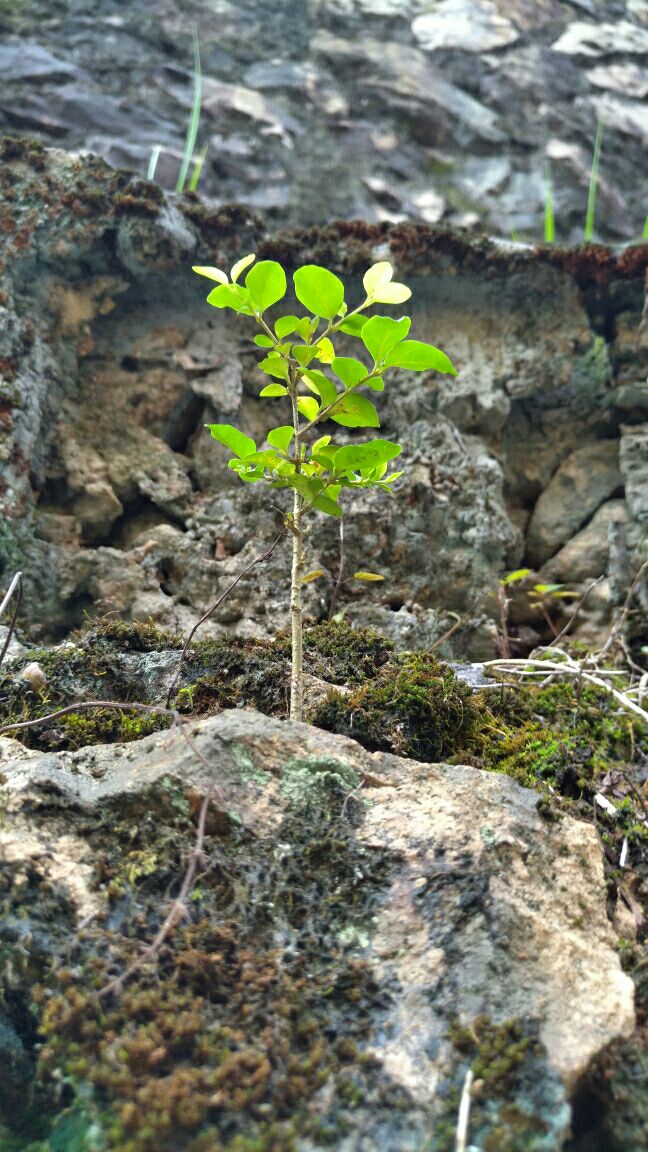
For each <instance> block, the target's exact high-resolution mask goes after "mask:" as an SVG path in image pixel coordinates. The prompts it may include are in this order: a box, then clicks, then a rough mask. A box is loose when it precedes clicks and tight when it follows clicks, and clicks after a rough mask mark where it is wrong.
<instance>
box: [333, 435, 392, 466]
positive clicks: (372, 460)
mask: <svg viewBox="0 0 648 1152" xmlns="http://www.w3.org/2000/svg"><path fill="white" fill-rule="evenodd" d="M401 451H402V449H401V446H400V444H394V443H393V441H391V440H370V441H369V443H367V444H347V445H345V446H344V448H338V449H337V451H336V453H335V471H336V472H346V471H353V470H358V471H359V470H362V469H366V468H376V467H378V465H379V464H385V463H387V462H388V461H389V460H394V459H395V458H396V457H397V456H400V454H401Z"/></svg>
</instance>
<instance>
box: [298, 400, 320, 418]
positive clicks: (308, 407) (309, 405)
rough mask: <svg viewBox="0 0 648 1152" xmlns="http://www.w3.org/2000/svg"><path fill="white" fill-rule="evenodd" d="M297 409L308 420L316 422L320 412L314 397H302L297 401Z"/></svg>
mask: <svg viewBox="0 0 648 1152" xmlns="http://www.w3.org/2000/svg"><path fill="white" fill-rule="evenodd" d="M297 407H298V409H299V411H300V412H301V414H302V416H305V417H306V419H307V420H314V419H315V417H316V416H317V414H318V412H319V410H320V409H319V404H318V403H317V400H316V399H315V397H314V396H300V397H299V398H298V400H297Z"/></svg>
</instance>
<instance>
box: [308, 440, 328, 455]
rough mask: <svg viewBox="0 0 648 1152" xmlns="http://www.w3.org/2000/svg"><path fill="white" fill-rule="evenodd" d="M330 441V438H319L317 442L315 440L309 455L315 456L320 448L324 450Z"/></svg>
mask: <svg viewBox="0 0 648 1152" xmlns="http://www.w3.org/2000/svg"><path fill="white" fill-rule="evenodd" d="M331 440H332V436H320V438H319V440H316V441H315V443H314V444H313V446H312V448H311V454H312V455H313V456H315V454H316V453H317V452H319V450H320V448H326V447H327V446H328V445H329V444H330V443H331Z"/></svg>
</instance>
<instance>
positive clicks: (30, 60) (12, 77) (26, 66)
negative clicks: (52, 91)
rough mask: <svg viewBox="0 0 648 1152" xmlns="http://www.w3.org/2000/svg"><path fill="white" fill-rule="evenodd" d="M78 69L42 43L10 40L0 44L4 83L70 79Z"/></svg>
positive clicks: (0, 68) (0, 63) (0, 62)
mask: <svg viewBox="0 0 648 1152" xmlns="http://www.w3.org/2000/svg"><path fill="white" fill-rule="evenodd" d="M77 75H78V70H77V69H76V68H75V67H74V65H73V64H70V63H68V61H66V60H60V59H57V57H56V56H53V55H52V53H51V52H48V51H47V49H46V48H43V46H42V45H41V44H35V43H32V42H31V41H29V40H8V41H6V42H5V43H4V44H0V76H2V82H3V84H12V83H14V82H16V81H19V82H22V81H25V80H32V81H33V80H38V81H43V82H44V81H46V80H55V81H58V80H69V79H70V77H73V76H77Z"/></svg>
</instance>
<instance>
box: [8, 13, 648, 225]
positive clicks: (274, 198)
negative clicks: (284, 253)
mask: <svg viewBox="0 0 648 1152" xmlns="http://www.w3.org/2000/svg"><path fill="white" fill-rule="evenodd" d="M192 24H195V26H196V29H197V33H198V39H199V44H200V52H201V61H202V71H203V84H202V115H201V122H200V131H199V138H198V149H197V150H199V149H201V148H202V147H204V146H207V154H206V159H205V163H204V165H203V168H202V172H201V176H200V187H201V189H203V190H204V191H205V192H206V193H207V194H208V195H209V196H212V197H214V198H217V200H218V201H219V202H220V203H226V202H227V201H229V200H237V201H241V202H243V203H245V204H246V205H247V206H248V207H250V208H252V209H254V210H262V211H264V212H269V213H271V214H272V215H273V216H274V218H275V219H276V220H278V221H281V222H282V223H290V224H292V225H295V224H305V225H309V226H310V225H312V224H326V223H328V222H329V221H330V220H332V219H336V218H345V219H346V218H348V217H349V216H353V217H359V218H364V219H367V220H372V221H380V220H404V219H413V220H422V221H426V222H428V223H436V222H437V221H439V220H445V221H448V222H450V223H462V224H467V225H469V226H470V225H478V224H480V223H481V222H486V224H487V226H488V227H489V228H491V229H493V230H494V231H496V232H498V233H499V234H500V235H504V236H509V235H510V234H511V233H512V232H514V233H516V234H518V235H522V236H524V237H526V238H537V239H539V238H540V237H541V236H542V235H543V216H544V206H545V198H546V194H547V171H548V170H549V171H550V173H551V176H552V181H553V188H554V201H555V216H556V225H557V232H558V235H559V236H560V237H561V239H563V240H568V239H569V240H579V239H580V238H581V237H582V235H583V226H584V221H585V212H586V203H587V188H588V182H589V175H590V169H591V162H592V151H593V147H594V138H595V134H596V125H597V121H599V122H600V123H601V124H602V126H603V133H604V135H603V154H602V164H601V181H600V187H599V194H598V211H597V218H596V226H597V233H598V235H600V236H601V237H602V238H605V239H620V238H624V239H625V238H628V239H629V238H637V237H639V236H641V233H642V228H643V222H644V219H645V215H646V204H645V182H646V143H647V141H648V112H647V107H646V96H647V95H648V72H647V70H646V66H645V60H646V54H647V49H646V44H647V42H648V9H647V8H646V4H645V0H506V3H502V2H497V0H283V2H282V3H281V4H280V5H277V4H276V3H274V2H273V0H212V2H211V3H209V4H206V5H199V4H188V3H184V2H182V0H130V2H129V3H128V4H120V3H116V2H115V0H93V3H88V0H61V2H60V3H58V4H57V5H56V6H55V8H52V6H51V5H49V4H46V3H43V0H21V2H20V3H8V4H7V3H3V4H1V5H0V36H2V40H1V41H0V75H2V80H3V83H2V90H1V91H0V129H4V130H6V131H12V132H16V131H17V132H25V133H29V132H33V133H36V134H37V135H39V136H40V138H41V139H43V140H45V141H47V142H48V143H54V144H60V145H62V146H63V147H66V148H68V149H74V150H80V151H91V152H94V153H96V154H98V155H100V156H103V157H104V158H105V159H107V160H108V161H109V163H111V164H112V165H113V167H117V168H122V167H123V168H128V169H130V170H131V171H133V172H136V173H138V174H139V175H140V176H143V175H145V174H146V172H147V169H148V166H149V163H150V161H151V156H152V155H153V154H154V150H155V149H156V148H161V151H160V152H159V157H158V160H157V165H156V172H155V174H156V179H158V180H159V181H160V182H161V183H162V185H163V186H164V187H167V188H172V187H174V186H175V183H176V179H177V176H178V171H179V169H180V165H181V162H182V155H183V149H184V140H185V133H186V130H187V123H188V120H189V115H190V109H191V102H192V97H193V75H192V71H193V51H192V44H191V31H192Z"/></svg>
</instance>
